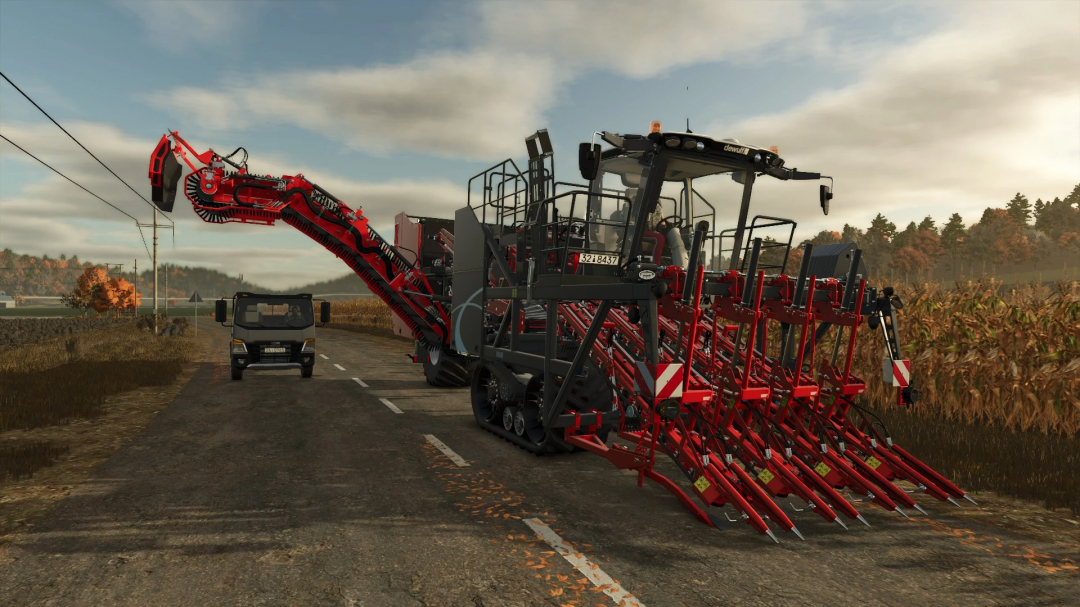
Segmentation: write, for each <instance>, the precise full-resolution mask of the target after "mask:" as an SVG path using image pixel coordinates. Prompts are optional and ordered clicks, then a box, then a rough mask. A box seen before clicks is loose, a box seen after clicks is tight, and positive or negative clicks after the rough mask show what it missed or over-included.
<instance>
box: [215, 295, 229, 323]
mask: <svg viewBox="0 0 1080 607" xmlns="http://www.w3.org/2000/svg"><path fill="white" fill-rule="evenodd" d="M228 304H229V302H227V301H225V300H224V299H219V300H217V301H215V302H214V322H220V323H223V322H225V320H226V314H227V313H228V308H227V307H226V306H228Z"/></svg>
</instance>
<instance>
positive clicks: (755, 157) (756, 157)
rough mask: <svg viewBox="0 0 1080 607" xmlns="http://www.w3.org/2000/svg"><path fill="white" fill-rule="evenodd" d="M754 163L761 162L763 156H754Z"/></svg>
mask: <svg viewBox="0 0 1080 607" xmlns="http://www.w3.org/2000/svg"><path fill="white" fill-rule="evenodd" d="M754 162H761V154H754Z"/></svg>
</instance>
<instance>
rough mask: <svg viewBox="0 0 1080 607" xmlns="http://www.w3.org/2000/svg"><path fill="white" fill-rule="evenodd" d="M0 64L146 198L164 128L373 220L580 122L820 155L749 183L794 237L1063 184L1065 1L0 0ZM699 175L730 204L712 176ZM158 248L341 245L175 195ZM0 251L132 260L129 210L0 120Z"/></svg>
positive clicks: (1076, 75) (38, 134) (271, 253)
mask: <svg viewBox="0 0 1080 607" xmlns="http://www.w3.org/2000/svg"><path fill="white" fill-rule="evenodd" d="M0 71H3V73H4V74H6V75H7V76H8V77H9V78H11V80H12V81H14V82H15V83H16V84H18V85H19V86H20V87H21V88H22V89H23V90H24V91H26V92H27V93H28V94H29V95H30V96H32V97H33V98H34V99H35V100H36V101H37V102H38V103H39V104H40V105H41V106H42V107H44V108H45V109H46V110H47V111H49V112H50V113H51V114H52V115H53V117H55V118H56V119H57V120H59V121H60V122H61V124H63V125H65V127H67V128H68V130H70V131H71V132H72V133H73V134H75V136H76V137H78V138H79V139H80V140H81V141H82V142H83V143H84V144H85V145H86V146H87V147H89V148H90V149H91V150H92V151H93V152H94V153H95V154H97V155H98V156H99V157H100V158H101V159H102V160H104V161H105V163H106V164H108V165H109V166H110V167H112V168H113V169H114V170H115V171H117V172H118V173H119V174H120V175H121V176H122V177H124V179H125V180H127V181H128V182H129V183H131V184H132V185H133V186H134V187H136V189H138V190H140V191H141V192H142V193H143V194H144V195H145V196H146V197H147V198H149V192H150V186H149V183H148V181H147V177H146V168H147V160H148V158H149V154H150V152H151V151H152V148H153V145H154V144H155V143H156V142H157V140H158V138H159V137H160V136H161V134H162V133H163V132H164V131H165V130H166V129H177V130H179V131H180V133H181V134H182V135H183V136H184V137H185V138H186V139H188V141H190V142H192V144H193V145H194V146H195V147H197V148H199V149H200V150H201V149H206V148H214V149H217V150H225V151H231V150H232V149H234V148H235V147H237V146H244V147H246V148H247V149H248V151H249V152H250V154H251V158H250V163H249V164H250V167H251V168H252V170H253V171H255V172H259V173H267V174H282V173H285V174H295V173H296V172H303V173H304V174H305V175H306V176H307V177H308V178H310V179H312V180H313V181H315V182H316V183H319V184H320V185H321V186H323V187H324V188H325V189H327V190H329V191H330V192H332V193H334V194H335V195H336V196H338V197H339V198H341V199H343V200H345V201H347V202H349V203H350V204H351V205H353V206H361V207H362V208H363V210H364V212H365V213H366V214H367V215H368V216H369V217H370V218H371V219H372V221H373V223H374V225H375V227H376V228H377V229H379V230H380V231H381V232H383V234H386V235H391V236H392V233H393V232H392V225H393V224H392V222H393V219H392V218H393V216H394V215H395V214H396V213H398V212H400V211H402V210H406V211H408V212H410V213H412V214H416V215H429V216H446V217H450V216H452V213H453V211H454V209H456V208H457V207H460V206H462V205H463V204H464V186H465V183H466V182H467V180H468V178H469V177H470V176H471V175H473V174H475V173H477V172H479V171H480V170H482V169H484V168H485V167H487V166H489V165H491V164H494V163H495V162H498V161H500V160H502V159H504V158H506V157H508V156H513V157H515V158H517V159H521V158H522V157H523V156H525V149H524V145H523V138H524V137H525V136H526V135H528V134H529V133H532V132H534V131H535V130H536V129H538V128H547V129H549V130H550V131H551V133H552V137H553V139H554V143H555V146H556V157H557V158H562V160H561V161H558V162H557V165H556V166H558V167H563V168H565V172H564V173H561V174H560V177H561V178H562V179H564V180H571V179H575V175H574V173H576V171H575V169H574V167H575V164H576V163H575V162H574V157H575V155H576V154H575V153H576V150H575V148H576V145H577V144H578V143H579V142H581V141H585V140H587V139H588V138H589V136H590V134H591V132H592V131H594V130H608V131H614V132H623V133H634V132H643V131H646V130H647V129H648V123H649V121H650V120H661V121H662V122H663V123H664V124H665V125H667V126H668V127H669V128H672V129H678V130H681V128H682V127H683V126H685V121H686V120H687V119H689V120H690V126H691V128H692V129H693V130H694V131H696V132H703V133H708V134H710V135H712V136H714V137H717V138H725V137H735V138H737V139H739V140H740V141H743V142H749V143H755V144H758V145H777V146H779V147H780V151H781V155H782V156H784V157H785V158H786V159H787V163H788V166H797V167H799V168H801V169H803V170H813V171H820V172H822V173H826V174H829V175H832V176H834V177H835V178H836V198H835V200H834V201H833V205H832V213H831V214H830V215H829V216H828V217H827V218H825V217H822V216H821V214H820V211H819V210H818V208H817V204H816V187H815V186H814V185H813V184H810V185H808V184H807V183H805V182H803V183H776V182H773V183H770V182H769V181H768V180H764V181H763V182H759V183H760V184H761V185H760V186H759V187H758V188H757V192H758V194H757V202H756V206H755V208H754V211H756V212H757V213H761V214H768V215H781V216H788V217H791V218H793V219H795V220H796V221H798V222H799V234H801V235H809V234H812V233H814V232H816V231H818V230H820V229H825V228H829V229H839V227H840V226H841V225H842V224H843V223H845V222H847V223H853V224H856V225H860V226H865V225H866V224H867V223H869V220H870V218H872V217H873V216H874V215H875V214H876V213H878V212H882V213H885V214H886V215H887V216H888V217H889V218H890V219H892V220H893V221H894V222H896V223H897V224H899V225H903V224H906V223H907V222H908V221H911V220H919V219H921V218H922V217H924V216H925V215H927V214H930V215H932V216H934V217H935V218H936V219H938V221H939V222H940V221H943V220H945V219H946V218H947V216H948V215H949V214H950V213H952V212H959V213H960V214H961V215H962V216H963V217H964V218H965V220H967V221H968V222H971V221H975V220H976V219H977V218H978V216H979V215H980V214H981V212H982V209H983V208H985V207H987V206H1001V205H1003V204H1004V203H1005V202H1006V201H1008V200H1009V199H1010V198H1011V197H1012V196H1013V194H1015V193H1016V192H1017V191H1021V192H1024V193H1025V194H1026V195H1027V196H1028V197H1029V198H1031V199H1032V200H1034V199H1035V198H1036V197H1042V198H1044V199H1045V198H1053V197H1054V196H1064V195H1065V194H1066V193H1068V192H1069V191H1070V190H1071V189H1072V187H1073V186H1074V185H1076V184H1077V183H1080V2H1076V1H1067V2H1038V1H1034V0H1029V1H1026V2H1020V3H1008V2H979V3H975V2H948V3H940V2H939V3H896V4H894V3H886V2H814V3H800V2H783V1H775V2H758V3H750V2H721V1H717V0H702V1H676V2H663V3H661V2H655V1H647V2H637V1H620V2H611V1H603V0H594V1H591V2H580V3H575V2H569V1H551V2H513V1H509V0H506V1H497V2H472V3H465V2H392V3H389V2H365V3H361V2H355V3H352V2H323V3H320V2H296V3H291V2H286V1H275V2H258V1H254V0H252V1H246V2H238V3H234V4H228V3H217V2H215V3H211V2H148V1H138V2H103V3H96V2H86V1H80V2H71V3H65V2H61V1H59V0H52V1H50V2H31V1H20V0H0ZM0 133H2V134H3V135H4V136H6V137H8V138H9V139H11V140H12V141H14V142H15V143H18V144H19V145H21V146H22V147H24V148H26V149H28V150H29V151H30V152H32V153H34V154H35V155H37V156H39V157H40V158H42V159H44V160H46V161H47V162H49V163H50V164H52V165H53V166H55V167H56V168H58V169H60V170H61V171H63V172H65V173H67V174H68V175H69V176H70V177H72V178H73V179H75V180H76V181H78V182H80V183H82V184H83V185H84V186H86V187H88V188H89V189H90V190H92V191H94V192H95V193H97V194H99V195H101V196H103V197H104V198H105V199H107V200H109V201H110V202H113V203H114V204H116V205H117V206H119V207H121V208H123V209H124V210H125V211H127V212H128V213H130V214H132V215H135V216H136V217H138V218H139V219H140V220H142V221H150V210H149V208H148V207H147V206H146V205H145V204H144V203H143V202H142V201H141V200H139V199H138V198H137V197H136V196H135V195H134V194H133V193H132V192H131V191H130V190H128V189H127V188H125V187H124V186H123V185H122V184H120V183H119V182H118V181H117V180H116V179H115V178H113V177H112V176H111V175H109V174H108V173H107V172H105V170H104V169H102V168H101V167H100V166H99V165H97V164H96V163H95V162H94V160H93V159H91V158H90V157H89V156H88V155H86V154H85V153H84V152H83V151H82V150H80V149H79V148H78V147H77V146H76V145H75V144H74V143H73V142H72V141H71V140H69V139H68V138H67V137H66V136H65V135H64V134H63V133H62V132H60V131H59V130H58V129H57V128H56V127H55V126H53V125H52V124H51V123H49V122H47V121H46V120H45V118H44V117H43V116H42V115H41V114H39V113H38V111H37V110H36V109H34V108H33V106H31V105H30V104H29V102H27V101H26V100H25V99H23V98H22V97H21V96H20V95H19V94H18V93H17V92H16V91H15V90H14V89H12V88H11V87H10V86H9V85H8V84H7V83H5V82H0ZM716 179H717V182H716V183H713V184H706V183H702V184H700V185H701V186H702V189H703V191H704V193H705V195H706V196H707V197H708V198H709V199H710V201H712V202H713V203H714V204H715V205H717V206H718V207H719V208H720V209H721V215H722V217H721V219H720V221H719V222H718V223H719V224H720V227H726V224H729V223H732V222H733V221H734V218H735V210H734V207H735V205H736V204H737V199H736V198H735V196H736V194H737V191H736V189H735V188H734V186H733V184H732V183H731V182H730V180H727V181H723V180H720V178H716ZM171 218H172V219H173V220H175V223H176V231H175V242H174V240H173V237H172V235H171V233H169V232H163V235H162V247H161V252H160V256H161V259H162V261H163V262H165V261H168V262H170V263H177V264H188V265H192V264H199V265H205V266H210V267H215V268H218V269H221V270H223V271H227V272H229V273H233V274H235V273H240V272H242V273H244V275H245V278H246V279H248V280H252V281H255V282H257V283H259V284H263V285H266V286H270V287H274V288H288V287H290V286H298V285H300V284H304V283H308V282H311V281H313V280H321V279H326V278H334V277H337V276H340V275H342V274H344V273H345V272H347V269H346V268H345V266H344V265H343V264H341V262H340V261H338V260H337V259H336V258H335V257H333V255H331V254H330V253H328V252H326V251H324V250H322V249H321V248H320V247H318V246H316V245H313V244H312V243H311V242H310V241H308V240H307V239H306V238H305V237H303V236H302V235H300V234H299V233H297V232H295V231H294V230H292V228H289V227H288V226H284V225H281V226H276V227H274V228H264V227H263V228H260V227H252V226H238V225H229V226H216V225H209V224H204V223H203V222H201V221H200V220H198V218H197V217H196V216H195V215H194V213H193V212H192V211H191V208H190V205H188V204H187V203H186V201H185V200H183V199H182V196H181V199H178V200H177V207H176V211H175V212H174V213H173V214H172V216H171ZM0 248H11V249H13V250H15V251H16V252H19V253H30V254H36V255H40V254H42V253H47V254H49V255H51V256H56V255H59V254H60V253H66V254H68V255H71V254H77V255H79V256H80V257H82V258H84V259H92V260H95V261H105V262H129V260H132V259H133V258H135V257H140V260H139V261H140V265H142V264H143V263H146V266H147V267H149V266H150V262H149V260H147V259H146V253H145V251H144V250H143V245H142V242H141V241H140V240H139V234H138V232H137V231H136V229H135V228H134V226H133V225H132V222H131V221H130V220H128V219H127V218H125V217H123V216H122V215H120V214H119V213H117V212H116V211H114V210H112V209H109V208H108V207H106V206H105V205H103V204H101V203H100V202H99V201H97V200H95V199H93V198H91V197H90V196H88V195H87V194H85V193H84V192H82V191H80V190H78V189H77V188H75V187H74V186H72V185H71V184H69V183H67V182H66V181H63V180H62V179H61V178H59V177H57V176H55V175H53V174H51V173H50V172H49V171H48V170H47V169H44V168H43V167H41V166H39V165H37V164H36V163H35V162H34V161H33V160H31V159H29V158H27V157H25V156H23V155H22V153H21V152H19V151H18V150H16V149H14V148H12V147H11V146H9V145H7V144H6V143H4V142H2V141H0Z"/></svg>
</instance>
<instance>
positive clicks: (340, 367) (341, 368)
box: [334, 363, 345, 371]
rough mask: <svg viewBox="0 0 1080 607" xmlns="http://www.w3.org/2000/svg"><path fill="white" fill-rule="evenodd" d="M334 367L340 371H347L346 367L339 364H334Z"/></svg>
mask: <svg viewBox="0 0 1080 607" xmlns="http://www.w3.org/2000/svg"><path fill="white" fill-rule="evenodd" d="M334 366H335V367H337V368H338V371H344V370H345V367H342V366H341V365H339V364H337V363H334Z"/></svg>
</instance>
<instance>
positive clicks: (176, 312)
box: [0, 302, 214, 318]
mask: <svg viewBox="0 0 1080 607" xmlns="http://www.w3.org/2000/svg"><path fill="white" fill-rule="evenodd" d="M158 311H159V312H161V313H164V312H165V308H164V307H161V308H158ZM152 313H153V309H152V308H142V309H141V310H139V314H140V315H144V316H145V315H148V314H152ZM81 315H82V312H80V311H78V310H72V309H70V308H61V307H58V306H49V307H37V308H0V318H2V317H4V316H81ZM213 315H214V305H213V303H211V302H206V306H202V305H200V306H199V316H213ZM90 316H93V314H92V313H91V314H90ZM125 316H127V317H129V318H130V317H131V313H130V312H129V313H127V314H125ZM169 316H187V317H192V316H195V308H194V307H191V308H180V307H177V308H173V307H170V308H169Z"/></svg>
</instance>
